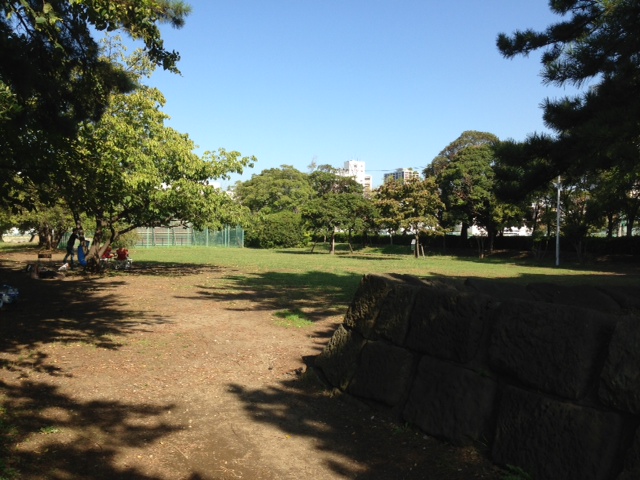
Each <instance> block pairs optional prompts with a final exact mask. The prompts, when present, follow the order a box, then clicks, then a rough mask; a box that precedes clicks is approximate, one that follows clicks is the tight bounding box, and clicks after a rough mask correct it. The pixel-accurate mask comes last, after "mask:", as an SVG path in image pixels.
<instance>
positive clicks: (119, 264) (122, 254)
mask: <svg viewBox="0 0 640 480" xmlns="http://www.w3.org/2000/svg"><path fill="white" fill-rule="evenodd" d="M132 262H133V261H132V260H131V259H130V258H129V250H127V249H126V248H124V247H120V248H119V249H118V250H116V268H123V269H125V270H128V269H130V268H131V264H132Z"/></svg>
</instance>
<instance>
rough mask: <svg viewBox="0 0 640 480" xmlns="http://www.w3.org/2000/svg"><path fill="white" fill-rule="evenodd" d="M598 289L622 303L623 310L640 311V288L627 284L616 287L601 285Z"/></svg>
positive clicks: (627, 311)
mask: <svg viewBox="0 0 640 480" xmlns="http://www.w3.org/2000/svg"><path fill="white" fill-rule="evenodd" d="M598 289H599V290H601V291H602V292H603V293H604V294H605V295H608V296H610V297H611V298H612V299H613V300H614V301H615V302H616V303H617V304H618V305H620V308H621V309H622V311H623V312H625V313H630V314H638V313H640V288H638V287H632V286H626V285H624V286H623V285H616V286H615V287H610V286H606V285H601V286H600V287H598Z"/></svg>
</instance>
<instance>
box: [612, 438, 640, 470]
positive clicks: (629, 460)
mask: <svg viewBox="0 0 640 480" xmlns="http://www.w3.org/2000/svg"><path fill="white" fill-rule="evenodd" d="M639 478H640V429H637V430H636V434H635V436H634V438H633V444H632V445H631V447H630V448H629V450H627V454H626V457H625V461H624V468H623V470H622V473H620V475H619V476H618V478H617V480H638V479H639Z"/></svg>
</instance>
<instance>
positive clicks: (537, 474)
mask: <svg viewBox="0 0 640 480" xmlns="http://www.w3.org/2000/svg"><path fill="white" fill-rule="evenodd" d="M623 425H624V419H623V416H622V415H619V414H616V413H611V412H605V411H600V410H596V409H593V408H586V407H579V406H576V405H573V404H570V403H564V402H560V401H558V400H554V399H551V398H548V397H544V396H542V395H539V394H535V393H531V392H525V391H523V390H519V389H516V388H513V387H509V388H507V389H506V390H505V392H504V395H503V398H502V401H501V402H500V410H499V414H498V424H497V428H496V436H495V439H494V444H493V460H494V461H495V462H496V463H498V464H501V465H515V466H518V467H520V468H522V469H523V470H524V471H526V472H528V473H529V474H531V475H532V477H533V478H535V479H536V480H557V479H560V478H561V479H563V480H608V479H610V478H611V476H612V475H613V474H614V473H615V461H616V452H617V450H618V449H619V448H620V441H621V438H622V436H623Z"/></svg>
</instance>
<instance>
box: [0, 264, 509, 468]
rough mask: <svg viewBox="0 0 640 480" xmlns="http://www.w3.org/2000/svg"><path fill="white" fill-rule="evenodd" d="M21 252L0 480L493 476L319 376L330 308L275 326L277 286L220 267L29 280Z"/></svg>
mask: <svg viewBox="0 0 640 480" xmlns="http://www.w3.org/2000/svg"><path fill="white" fill-rule="evenodd" d="M33 257H34V254H33V253H31V254H29V255H27V254H18V253H15V254H4V255H2V257H1V258H0V284H9V285H12V286H15V287H17V288H18V289H19V290H20V300H19V301H18V302H17V303H16V304H14V305H8V306H5V307H4V308H3V309H2V310H1V311H0V478H3V474H4V478H9V479H14V478H20V479H33V480H36V479H37V480H44V479H136V480H174V479H175V480H181V479H185V480H186V479H189V480H196V479H203V480H204V479H207V480H210V479H220V480H231V479H259V480H270V479H300V478H314V479H317V480H325V479H326V480H328V479H434V480H444V479H448V480H457V479H459V480H463V479H464V480H466V479H476V478H483V479H489V480H492V479H499V478H501V477H502V475H503V473H502V472H501V471H500V470H498V469H497V468H495V467H493V466H492V465H491V464H489V463H488V462H487V461H486V460H484V458H483V457H482V455H481V454H480V453H478V451H476V450H475V449H472V448H462V449H461V448H455V447H453V446H450V445H447V444H446V443H443V442H440V441H438V440H436V439H433V438H430V437H428V436H426V435H424V434H423V433H421V432H418V431H416V430H414V429H412V428H409V427H408V426H406V425H402V424H399V423H398V422H395V421H394V419H392V418H388V417H386V416H385V414H384V413H383V412H382V411H381V410H380V409H377V408H376V407H375V406H371V405H364V404H362V403H360V402H358V401H357V400H355V399H353V398H350V397H348V396H345V395H340V394H337V393H335V392H332V391H331V390H329V389H327V388H326V387H325V386H324V385H323V384H322V383H321V382H320V381H319V379H318V378H317V377H316V375H315V374H314V372H313V369H312V368H311V367H312V365H313V358H314V357H315V356H316V355H317V354H318V353H319V352H320V351H321V350H322V348H323V347H324V345H325V344H326V343H327V341H328V339H329V337H330V336H331V334H332V333H333V331H334V330H335V328H336V327H337V326H338V325H339V323H340V322H341V321H342V315H343V314H344V311H342V312H341V313H339V314H338V313H336V311H335V309H334V310H331V309H327V310H326V311H322V310H319V311H316V312H315V314H313V316H312V319H313V320H314V323H313V325H312V326H309V327H305V328H286V327H283V326H282V325H279V324H278V318H277V317H276V316H275V313H276V312H277V311H278V310H282V309H283V308H287V306H286V305H283V301H282V298H284V297H285V296H284V295H278V292H277V289H276V290H269V291H267V292H265V291H252V290H250V289H238V288H236V289H234V288H232V287H230V284H229V283H228V281H225V279H228V278H229V277H232V276H233V275H237V272H233V271H232V270H229V269H219V268H215V267H195V266H170V265H153V266H152V265H138V264H136V265H135V268H134V270H132V271H131V272H127V273H115V274H109V275H106V276H103V277H98V276H88V275H84V274H80V273H76V272H73V273H72V274H70V275H68V276H67V277H65V278H64V279H61V280H33V279H31V278H28V277H27V275H25V273H24V272H23V270H24V267H25V266H26V264H27V263H28V262H33ZM61 257H62V254H60V259H57V258H56V255H54V262H55V261H57V262H58V263H59V262H60V260H61ZM281 293H282V292H281Z"/></svg>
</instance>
